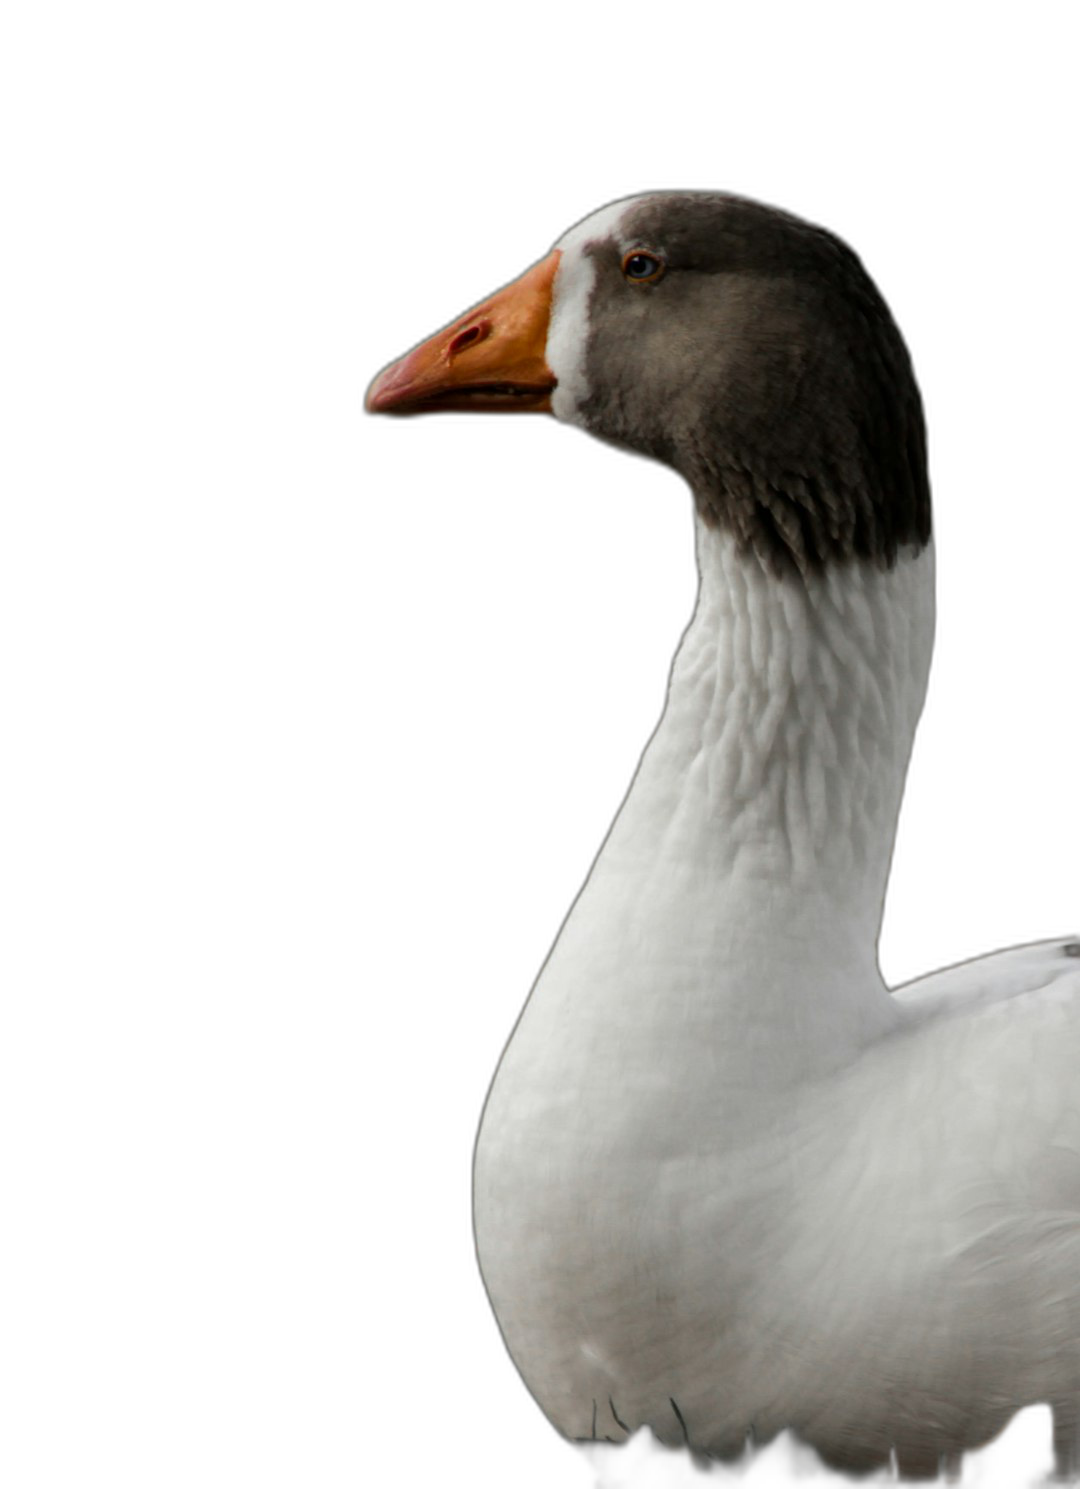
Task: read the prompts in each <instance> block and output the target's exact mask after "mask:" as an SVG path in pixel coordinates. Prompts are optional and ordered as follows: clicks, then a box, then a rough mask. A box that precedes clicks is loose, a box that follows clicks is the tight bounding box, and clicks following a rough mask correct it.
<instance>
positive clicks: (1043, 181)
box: [338, 66, 1080, 1485]
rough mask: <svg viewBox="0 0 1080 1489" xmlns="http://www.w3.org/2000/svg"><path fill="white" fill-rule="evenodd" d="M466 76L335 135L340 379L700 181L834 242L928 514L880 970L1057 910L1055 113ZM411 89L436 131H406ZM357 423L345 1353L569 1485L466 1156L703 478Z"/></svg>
mask: <svg viewBox="0 0 1080 1489" xmlns="http://www.w3.org/2000/svg"><path fill="white" fill-rule="evenodd" d="M475 77H477V74H475V73H471V71H469V68H468V67H465V66H463V70H462V79H465V80H463V82H462V79H459V88H462V89H463V91H462V92H460V94H459V95H457V97H459V98H460V107H454V106H453V100H454V91H453V86H451V85H450V83H448V82H447V88H448V89H450V92H448V94H447V92H439V83H441V82H445V80H444V79H439V76H438V73H436V70H432V73H431V74H425V76H423V79H422V80H420V88H419V92H417V91H416V89H414V88H413V79H411V77H408V74H407V71H405V73H404V74H402V76H401V88H402V95H401V98H399V100H398V101H399V104H401V112H399V110H398V107H396V104H395V109H392V110H389V112H387V110H386V109H383V110H381V112H378V110H372V112H371V115H369V116H363V118H362V121H360V131H359V133H360V140H359V144H358V159H356V171H355V176H353V177H350V182H352V185H350V191H355V192H356V203H355V210H356V213H358V223H356V225H355V226H353V228H352V232H350V244H352V247H353V253H352V255H350V262H349V271H350V274H352V275H353V278H352V283H350V295H355V304H356V325H358V328H359V334H358V337H356V341H355V359H356V369H355V372H356V399H358V404H359V399H360V398H362V393H363V389H365V387H366V384H368V383H369V381H371V378H374V375H375V374H377V372H378V371H380V369H381V368H383V366H384V365H387V363H389V362H392V360H395V359H396V357H398V356H401V354H402V353H405V351H407V350H410V348H411V347H413V345H416V344H417V342H420V341H423V339H426V337H429V335H431V334H432V332H435V331H436V329H439V328H441V326H444V325H445V323H448V322H450V320H453V319H454V317H456V316H457V314H460V313H462V311H465V310H466V308H469V307H471V305H474V304H475V302H478V301H480V299H483V298H484V296H487V295H489V293H490V292H493V290H495V289H498V287H501V286H502V284H505V283H508V281H509V280H512V278H515V277H517V275H518V274H520V272H523V271H524V270H526V268H529V267H530V265H532V264H533V262H536V261H538V259H539V258H542V256H544V255H545V253H547V252H548V249H550V247H551V244H553V243H554V241H556V240H557V238H559V237H560V235H562V232H563V231H565V229H566V228H569V226H571V225H574V223H575V222H578V220H581V219H582V217H585V216H587V214H590V213H591V211H594V210H596V208H597V207H600V205H605V204H606V203H611V201H615V200H621V198H624V197H629V195H635V194H639V192H645V191H651V189H669V188H717V189H725V191H734V192H742V194H746V195H752V197H758V198H761V200H764V201H770V203H775V204H778V205H782V207H787V208H791V210H794V211H797V213H801V214H803V216H806V217H810V219H813V220H818V222H822V223H825V225H828V226H830V228H833V229H834V231H837V232H840V234H842V235H843V237H846V238H848V240H849V241H851V243H852V244H854V246H855V249H857V250H858V252H860V253H861V256H863V258H864V261H865V264H867V265H868V268H870V271H871V272H873V274H874V277H876V278H877V281H879V283H880V286H882V289H883V290H885V293H886V296H888V299H889V301H891V304H892V307H894V311H895V314H897V319H898V320H900V325H901V328H903V329H904V334H906V337H907V339H909V344H910V347H912V351H913V356H915V363H916V368H918V371H919V377H921V381H922V387H924V393H925V398H927V405H928V418H930V432H931V474H933V482H934V500H936V521H937V599H938V612H937V639H936V651H934V663H933V669H931V679H930V691H928V703H927V709H925V713H924V718H922V724H921V727H919V731H918V736H916V743H915V753H913V759H912V765H910V771H909V779H907V792H906V798H904V806H903V812H901V819H900V829H898V837H897V844H895V853H894V864H892V876H891V881H889V890H888V898H886V904H885V914H883V926H882V938H880V962H882V971H883V975H885V980H886V983H888V984H889V986H900V984H903V983H906V981H909V980H912V978H916V977H921V975H925V974H930V972H933V971H936V969H940V968H943V966H949V965H953V963H956V962H962V960H965V959H970V957H977V956H982V954H985V953H989V951H994V950H998V948H1003V947H1010V946H1016V944H1022V943H1029V941H1038V940H1044V938H1053V937H1061V935H1067V934H1076V931H1077V929H1080V917H1077V914H1076V893H1074V883H1076V877H1074V870H1073V865H1071V862H1070V861H1068V849H1070V844H1073V846H1074V840H1076V816H1074V780H1076V759H1074V753H1076V734H1077V731H1076V722H1074V718H1073V709H1074V707H1076V660H1074V658H1076V615H1074V603H1076V561H1077V548H1076V543H1077V479H1076V460H1074V454H1073V451H1074V429H1076V415H1074V411H1073V408H1074V399H1076V393H1074V375H1073V368H1071V366H1068V365H1065V366H1062V362H1061V360H1059V359H1061V357H1062V356H1068V354H1070V347H1071V345H1073V341H1074V337H1073V332H1071V331H1070V329H1068V328H1067V319H1068V316H1070V314H1071V311H1073V295H1071V290H1068V292H1067V283H1068V281H1070V280H1071V275H1073V265H1071V262H1070V261H1071V259H1073V256H1074V255H1073V249H1071V244H1070V243H1068V241H1067V240H1065V229H1064V216H1062V208H1061V205H1059V192H1061V165H1062V161H1061V159H1059V158H1055V153H1053V150H1052V149H1049V147H1047V146H1046V137H1044V135H1043V133H1041V131H1040V130H1038V128H1037V127H1035V124H1034V122H1031V121H1028V122H1023V124H1017V121H1016V119H1014V118H1011V116H1008V118H1004V119H1003V121H1001V122H1000V124H998V125H997V130H995V131H991V133H988V130H986V128H985V121H982V124H980V128H979V131H976V135H973V133H971V130H970V127H968V124H967V122H965V121H964V119H959V121H958V122H955V124H952V125H949V127H946V128H943V130H941V128H937V130H934V128H930V127H928V128H927V133H925V137H912V135H910V134H907V133H904V131H900V133H898V134H897V135H895V137H891V138H883V137H879V135H877V134H876V133H874V130H873V128H871V127H870V125H868V124H867V122H865V121H864V119H861V118H858V116H852V118H848V119H843V121H840V122H837V125H836V128H834V130H831V131H822V130H821V128H816V130H813V131H812V133H810V134H809V135H807V134H806V133H804V130H803V121H801V118H792V119H791V121H790V122H788V124H787V127H781V125H779V124H776V122H773V128H772V131H770V133H769V134H767V137H766V135H764V134H763V133H761V131H755V130H742V131H740V130H739V128H734V127H730V128H727V130H724V128H720V127H717V128H714V127H712V124H714V122H712V121H709V128H708V130H706V128H705V124H703V121H700V119H697V121H694V122H685V124H684V125H682V127H681V130H678V131H675V133H672V131H670V130H655V128H652V127H648V128H645V130H644V131H642V130H639V128H638V125H636V124H633V119H638V121H639V122H641V110H638V113H635V112H633V110H624V112H621V113H620V106H618V101H612V103H611V107H609V109H597V110H593V112H591V113H588V115H581V116H579V115H578V113H576V109H575V107H572V106H571V104H569V103H568V107H566V110H560V107H559V101H557V94H559V89H557V88H553V89H550V91H548V95H547V98H545V104H544V109H542V110H539V113H536V112H529V109H524V118H526V121H527V127H526V128H521V127H520V124H511V125H508V124H506V118H509V119H511V121H517V119H518V116H517V115H515V113H514V110H512V107H511V106H509V103H506V106H505V107H504V110H502V115H501V116H499V118H496V119H495V121H492V119H489V118H486V116H484V113H483V109H481V110H478V115H472V118H471V119H469V115H471V113H472V106H474V103H475V100H474V95H472V94H471V92H469V88H472V86H475V85H477V83H475ZM469 79H472V80H471V82H469ZM419 98H420V100H423V113H422V115H420V118H422V119H423V128H422V143H417V134H416V133H413V134H408V135H407V134H405V128H404V122H402V121H404V119H405V118H413V124H414V125H416V122H417V118H416V115H410V107H413V106H416V104H417V100H419ZM462 112H465V115H466V119H469V122H471V124H472V125H474V128H472V130H469V128H468V124H466V125H463V124H462ZM632 116H633V119H632ZM499 121H502V122H499ZM727 122H728V125H731V124H733V121H731V118H730V116H728V119H727ZM399 125H401V128H399ZM514 130H515V131H517V134H515V138H506V137H505V135H506V134H508V133H509V134H512V133H514ZM501 131H502V137H499V133H501ZM642 135H644V138H645V144H642ZM1035 143H1038V146H1040V147H1038V150H1035V149H1032V144H1035ZM352 354H353V348H350V359H352ZM358 438H359V445H360V448H359V451H356V453H355V456H356V479H358V496H356V500H358V503H359V506H358V511H359V520H358V526H359V542H358V548H356V582H358V588H359V591H360V594H362V597H363V599H362V605H363V615H362V618H360V634H359V637H358V648H356V651H358V655H356V658H355V663H356V672H355V677H356V679H359V680H358V683H356V685H358V697H359V701H360V727H359V737H358V740H356V749H358V773H356V777H355V783H353V791H355V794H356V795H355V800H356V801H358V810H359V817H360V832H359V841H358V846H356V861H358V865H359V871H360V874H362V879H360V884H359V904H360V907H362V908H360V917H359V946H360V951H359V957H360V962H362V984H360V1035H359V1051H358V1062H359V1066H360V1069H362V1075H360V1080H359V1083H360V1085H362V1087H363V1088H365V1090H366V1091H368V1093H369V1094H371V1096H372V1097H374V1103H372V1109H374V1112H375V1115H374V1117H372V1118H371V1133H369V1132H368V1124H366V1123H368V1118H365V1120H363V1121H362V1124H360V1132H359V1135H358V1152H356V1158H355V1173H353V1178H352V1179H350V1181H349V1182H350V1184H359V1188H360V1193H362V1205H363V1215H365V1217H366V1218H365V1219H363V1221H362V1227H363V1246H365V1248H372V1251H374V1261H372V1260H371V1252H362V1254H360V1255H358V1267H359V1272H360V1278H362V1282H360V1294H362V1309H363V1310H365V1312H366V1310H369V1312H371V1316H372V1321H374V1319H375V1318H377V1319H378V1325H377V1330H375V1333H374V1334H371V1336H368V1339H366V1349H368V1358H369V1352H371V1349H375V1348H377V1352H378V1376H380V1398H383V1401H384V1410H386V1418H387V1422H389V1423H390V1429H392V1432H393V1431H395V1428H393V1423H395V1421H399V1422H401V1432H402V1440H404V1441H410V1440H411V1438H416V1435H417V1434H419V1435H420V1438H422V1441H423V1444H425V1449H423V1450H425V1453H426V1452H429V1450H431V1452H432V1453H433V1455H438V1453H439V1452H441V1450H444V1449H445V1450H453V1458H454V1459H456V1461H459V1462H460V1461H462V1459H465V1461H469V1459H472V1461H474V1462H475V1468H474V1470H471V1471H469V1477H471V1482H475V1483H478V1485H487V1483H490V1485H496V1483H515V1485H523V1483H544V1485H562V1483H568V1485H569V1483H574V1482H575V1479H574V1474H575V1473H576V1471H578V1470H576V1465H575V1464H574V1461H572V1455H571V1456H568V1459H566V1461H563V1458H562V1452H563V1449H562V1444H560V1441H559V1438H557V1434H554V1431H553V1429H551V1428H550V1426H548V1425H547V1422H545V1419H544V1416H542V1413H541V1412H539V1409H538V1407H536V1406H535V1403H533V1401H532V1397H530V1395H529V1392H527V1391H526V1388H524V1386H523V1385H521V1382H520V1379H518V1376H517V1371H515V1368H514V1367H512V1364H511V1362H509V1358H508V1356H506V1354H505V1351H504V1346H502V1342H501V1337H499V1333H498V1327H496V1324H495V1319H493V1316H492V1312H490V1307H489V1304H487V1300H486V1292H484V1289H483V1282H481V1279H480V1275H478V1269H477V1263H475V1245H474V1239H472V1228H471V1164H472V1150H474V1144H475V1135H477V1129H478V1123H480V1115H481V1109H483V1103H484V1099H486V1094H487V1090H489V1085H490V1081H492V1078H493V1075H495V1069H496V1065H498V1062H499V1057H501V1053H502V1050H504V1047H505V1044H506V1041H508V1039H509V1036H511V1032H512V1029H514V1024H515V1021H517V1018H518V1015H520V1011H521V1008H523V1004H524V1001H526V998H527V995H529V990H530V987H532V984H533V981H535V978H536V975H538V972H539V969H541V966H542V963H544V960H545V957H547V954H548V951H550V948H551V946H553V943H554V940H556V937H557V934H559V929H560V926H562V923H563V919H565V916H566V913H568V911H569V908H571V905H572V902H574V899H575V896H576V893H578V892H579V889H581V886H582V884H584V881H585V879H587V876H588V871H590V865H591V862H593V859H594V856H596V853H597V850H599V847H600V844H602V841H603V837H605V834H606V831H608V828H609V825H611V822H612V820H614V816H615V813H617V812H618V807H620V804H621V801H623V798H624V795H626V791H627V788H629V785H630V782H632V779H633V773H635V768H636V764H638V761H639V758H641V753H642V750H644V747H645V744H647V742H648V739H649V734H651V731H652V728H654V727H655V724H657V721H658V718H660V713H661V709H663V701H664V692H666V683H667V673H669V669H670V663H672V658H673V655H675V651H676V646H678V642H679V637H681V634H682V631H684V630H685V627H687V624H688V621H690V616H691V612H693V605H694V594H696V567H694V554H693V521H691V515H690V502H688V497H687V494H685V491H684V490H682V488H681V485H679V484H678V482H676V481H675V479H673V478H672V476H669V475H666V474H664V472H660V471H657V469H655V468H651V466H648V465H645V463H641V462H635V460H632V459H629V457H624V456H620V454H617V453H614V451H611V450H606V448H602V447H600V445H597V444H593V442H590V441H588V439H587V438H584V436H582V435H579V433H578V432H575V430H569V429H566V427H562V426H559V424H556V423H554V421H553V420H526V418H505V420H502V418H463V417H439V418H425V420H410V421H390V420H372V418H359V430H358ZM338 645H340V642H338ZM350 660H352V658H350ZM353 685H355V679H353V677H347V679H343V686H346V688H352V686H353ZM344 1148H346V1152H347V1148H349V1145H347V1144H346V1145H344ZM375 1342H377V1343H375ZM360 1354H362V1355H363V1345H362V1349H360ZM380 1410H381V1409H380ZM359 1431H360V1434H362V1432H363V1431H366V1428H365V1426H363V1425H360V1426H359ZM404 1450H405V1452H407V1453H411V1452H413V1450H414V1449H410V1447H405V1449H404ZM474 1453H475V1458H474V1456H472V1455H474ZM585 1477H587V1476H585Z"/></svg>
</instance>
